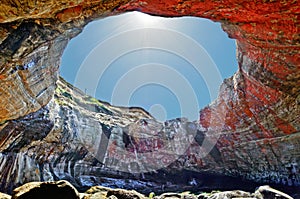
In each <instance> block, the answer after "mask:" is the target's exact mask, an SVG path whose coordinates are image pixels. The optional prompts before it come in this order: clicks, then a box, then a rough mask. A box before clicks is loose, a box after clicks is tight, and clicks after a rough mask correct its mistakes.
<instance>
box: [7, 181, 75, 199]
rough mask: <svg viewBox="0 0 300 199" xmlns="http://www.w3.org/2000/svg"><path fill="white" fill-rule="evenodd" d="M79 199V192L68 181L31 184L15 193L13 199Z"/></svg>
mask: <svg viewBox="0 0 300 199" xmlns="http://www.w3.org/2000/svg"><path fill="white" fill-rule="evenodd" d="M40 198H45V199H53V198H57V199H66V198H68V199H79V195H78V192H77V190H76V189H75V188H74V187H73V186H72V185H71V184H70V183H69V182H67V181H64V180H62V181H57V182H30V183H27V184H25V185H23V186H21V187H18V188H16V189H15V190H14V191H13V194H12V199H40Z"/></svg>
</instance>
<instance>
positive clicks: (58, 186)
mask: <svg viewBox="0 0 300 199" xmlns="http://www.w3.org/2000/svg"><path fill="white" fill-rule="evenodd" d="M0 197H1V198H3V199H10V198H13V199H27V198H28V199H38V198H45V199H48V198H49V199H51V198H58V199H60V198H62V199H65V198H69V199H79V198H81V199H106V198H109V199H114V198H116V199H147V198H148V199H152V198H154V199H176V198H178V199H183V198H188V199H224V198H228V199H231V198H232V199H233V198H241V199H242V198H245V199H247V198H252V199H274V198H278V199H292V197H290V196H289V195H287V194H285V193H283V192H281V191H278V190H276V189H273V188H271V187H269V186H262V187H259V189H258V190H257V191H256V192H255V193H249V192H244V191H239V190H235V191H224V192H220V191H215V192H212V193H201V194H199V195H197V194H192V193H189V192H182V193H164V194H161V195H159V196H155V193H154V192H152V193H151V194H149V196H148V197H147V196H145V195H143V194H140V193H138V192H136V191H133V190H124V189H111V188H107V187H103V186H95V187H91V188H90V189H89V190H87V191H86V192H84V193H78V192H77V190H76V189H75V188H74V187H73V186H72V185H71V184H70V183H68V182H67V181H64V180H62V181H57V182H44V183H42V182H31V183H27V184H25V185H23V186H21V187H18V188H16V189H15V190H14V191H13V194H12V197H11V196H9V195H7V194H2V193H0Z"/></svg>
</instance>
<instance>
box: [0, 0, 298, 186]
mask: <svg viewBox="0 0 300 199" xmlns="http://www.w3.org/2000/svg"><path fill="white" fill-rule="evenodd" d="M130 10H139V11H142V12H146V13H150V14H154V15H160V16H166V17H171V16H186V15H188V16H197V17H206V18H210V19H212V20H214V21H220V22H221V23H222V26H223V29H224V30H225V31H226V32H227V33H228V35H229V36H230V37H232V38H235V39H237V44H238V62H239V70H238V71H237V72H236V74H235V75H234V76H233V77H232V78H229V79H227V80H225V81H224V83H223V84H222V86H221V88H220V94H219V97H218V98H217V99H216V100H215V101H214V102H213V103H212V104H210V105H208V106H207V107H206V108H204V109H203V110H201V111H200V120H199V123H191V122H188V121H186V120H183V119H179V120H172V121H167V122H166V123H165V124H161V123H158V122H156V121H155V120H154V119H153V118H152V117H151V116H149V115H148V114H147V113H146V112H144V111H141V110H131V111H128V110H127V109H120V108H116V107H111V106H109V105H106V104H103V103H100V102H98V101H95V100H93V99H90V98H88V97H86V96H84V95H83V94H82V93H80V92H79V91H77V90H76V89H75V88H71V86H70V85H67V84H66V83H58V84H59V86H60V87H58V88H57V89H56V82H57V79H58V68H59V62H60V57H61V54H62V52H63V50H64V48H65V46H66V44H67V42H68V40H69V39H70V38H72V37H74V36H76V35H77V34H79V33H80V32H81V30H82V28H83V27H84V25H86V24H87V23H88V22H89V21H91V20H93V19H95V18H99V17H105V16H108V15H111V14H118V13H122V12H125V11H130ZM299 11H300V8H299V3H298V1H297V0H294V1H284V0H278V1H265V0H261V1H237V0H226V1H225V0H224V1H213V0H204V1H194V0H191V1H177V0H176V1H175V0H168V1H160V0H151V1H150V0H149V1H126V0H125V1H92V0H90V1H47V2H46V3H45V2H40V1H30V0H29V1H2V2H1V7H0V22H1V25H0V42H1V43H0V49H1V51H0V55H1V56H0V93H1V98H0V102H1V103H0V122H1V126H0V138H1V139H0V141H1V143H0V150H1V156H0V158H1V161H0V165H1V166H0V168H1V171H2V172H1V178H0V179H1V181H2V183H1V184H2V189H3V190H7V189H10V188H11V187H13V186H16V185H18V184H22V183H24V182H27V181H31V180H51V179H54V180H57V179H62V178H67V179H70V180H72V179H73V181H74V183H77V184H79V185H80V183H82V184H89V183H92V181H93V179H94V180H97V176H98V175H99V173H97V172H99V171H100V170H101V172H102V169H104V170H105V169H108V170H109V172H108V173H110V175H117V174H118V172H116V170H118V169H121V171H122V172H125V173H126V172H133V173H134V172H137V173H139V172H145V171H153V170H154V169H157V166H159V165H163V166H168V168H167V171H168V172H171V171H172V170H174V169H175V170H176V169H182V168H187V169H190V170H195V171H208V172H216V173H223V174H227V175H236V176H241V177H244V178H247V179H252V180H257V181H261V182H274V183H281V184H286V185H299V178H300V176H299V164H300V147H299V145H300V143H299V140H300V139H299V135H300V134H299V129H300V125H299V124H300V121H299V120H300V118H299V115H300V95H299V93H300V92H299V91H300V87H299V85H300V70H299V69H300V65H299V48H300V43H299V31H298V28H299V21H298V16H299ZM68 89H71V90H72V92H71V91H68ZM55 90H56V96H55V98H53V93H54V91H55ZM90 100H92V101H90ZM99 103H100V104H99ZM45 105H46V106H45ZM20 117H21V118H20ZM18 118H19V119H18ZM146 127H147V128H146ZM130 133H131V134H130ZM104 135H105V136H104ZM141 135H142V136H141ZM101 140H102V141H101ZM215 142H216V145H214V144H213V143H215ZM156 152H159V153H156ZM120 154H121V155H120ZM203 154H205V155H203ZM95 157H97V158H96V160H95ZM132 159H134V160H135V162H136V163H134V164H131V161H129V160H132ZM145 160H151V161H146V163H147V164H145ZM175 160H176V161H175ZM149 162H150V163H151V164H149ZM102 164H104V165H106V166H107V168H106V167H105V168H103V165H102ZM145 165H146V166H145ZM93 169H94V170H93ZM24 171H25V172H24ZM96 171H97V172H96ZM105 171H106V170H105ZM101 172H100V173H101ZM85 176H94V177H96V178H90V177H85ZM82 181H83V182H82Z"/></svg>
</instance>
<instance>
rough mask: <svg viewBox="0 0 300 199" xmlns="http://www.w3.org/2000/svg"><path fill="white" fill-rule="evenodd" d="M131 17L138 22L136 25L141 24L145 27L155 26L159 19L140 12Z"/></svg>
mask: <svg viewBox="0 0 300 199" xmlns="http://www.w3.org/2000/svg"><path fill="white" fill-rule="evenodd" d="M133 15H134V18H135V19H136V22H138V24H141V25H143V26H146V27H148V26H151V25H157V23H158V22H159V17H155V16H151V15H148V14H144V13H141V12H137V11H135V12H134V13H133Z"/></svg>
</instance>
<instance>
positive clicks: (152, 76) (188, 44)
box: [60, 12, 237, 121]
mask: <svg viewBox="0 0 300 199" xmlns="http://www.w3.org/2000/svg"><path fill="white" fill-rule="evenodd" d="M236 70H237V61H236V46H235V40H232V39H229V38H228V36H227V34H226V33H224V32H223V31H222V29H221V26H220V24H219V23H214V22H212V21H209V20H206V19H200V18H194V17H181V18H160V17H153V16H149V15H146V14H142V13H138V12H131V13H126V14H123V15H122V16H113V17H108V18H105V19H100V20H97V21H94V22H91V23H90V24H88V25H87V26H86V27H85V29H84V30H83V32H82V33H81V34H80V35H78V36H77V37H75V38H74V39H72V40H71V41H70V42H69V44H68V46H67V48H66V50H65V52H64V55H63V58H62V64H61V67H60V72H61V76H62V77H64V78H65V79H66V80H67V81H68V82H70V83H72V84H74V85H75V86H77V87H79V88H80V89H82V90H83V91H86V92H87V94H90V95H92V96H94V97H96V98H98V99H100V100H103V101H107V102H110V103H111V104H114V105H121V106H139V107H143V108H145V109H146V110H148V111H150V112H151V113H152V114H153V115H154V116H156V117H157V118H158V119H159V120H161V121H163V120H165V119H172V118H177V117H187V118H189V119H190V120H196V119H197V118H198V114H199V113H198V112H199V110H200V109H201V108H203V107H204V106H205V105H207V104H209V103H210V102H211V101H212V100H213V99H215V98H216V96H217V91H218V88H219V86H220V84H221V82H222V79H224V78H228V77H230V76H232V75H233V73H234V72H235V71H236Z"/></svg>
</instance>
